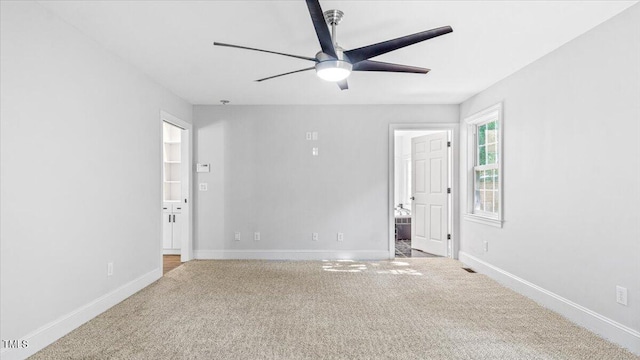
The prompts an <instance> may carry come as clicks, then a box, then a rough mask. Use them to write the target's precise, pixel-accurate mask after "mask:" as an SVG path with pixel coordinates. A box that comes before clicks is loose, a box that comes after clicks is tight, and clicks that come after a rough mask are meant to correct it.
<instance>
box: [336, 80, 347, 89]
mask: <svg viewBox="0 0 640 360" xmlns="http://www.w3.org/2000/svg"><path fill="white" fill-rule="evenodd" d="M338 87H339V88H340V90H347V89H348V88H349V84H348V83H347V79H344V80H340V81H338Z"/></svg>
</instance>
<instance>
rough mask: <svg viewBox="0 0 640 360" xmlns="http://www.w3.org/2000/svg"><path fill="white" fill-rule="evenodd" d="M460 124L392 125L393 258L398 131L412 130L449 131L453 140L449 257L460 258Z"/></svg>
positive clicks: (391, 249)
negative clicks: (395, 167)
mask: <svg viewBox="0 0 640 360" xmlns="http://www.w3.org/2000/svg"><path fill="white" fill-rule="evenodd" d="M459 129H460V125H459V124H455V123H452V124H449V123H411V124H402V123H397V124H389V158H388V161H389V165H388V166H389V167H388V169H389V171H388V173H389V174H388V175H389V179H388V184H389V188H388V202H387V209H388V213H389V216H388V228H389V259H394V258H395V254H396V251H395V246H396V244H395V214H394V206H395V204H394V190H395V171H394V166H395V161H394V160H395V159H394V156H395V145H396V144H395V132H396V131H397V130H409V131H447V132H449V134H450V135H449V136H450V139H451V140H450V141H451V153H450V163H451V168H450V169H449V175H450V176H449V182H450V183H451V202H450V217H449V223H450V229H449V231H450V233H451V252H450V253H449V257H451V258H453V259H458V251H459V250H460V239H459V235H458V233H459V231H458V229H460V198H459V196H460V191H459V189H458V188H459V182H460V181H459V180H460V169H459V165H458V162H459V158H460V146H459V145H458V144H459V142H460V130H459Z"/></svg>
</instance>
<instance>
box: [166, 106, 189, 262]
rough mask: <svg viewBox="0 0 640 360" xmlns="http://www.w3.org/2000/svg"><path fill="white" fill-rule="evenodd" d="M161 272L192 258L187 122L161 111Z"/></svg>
mask: <svg viewBox="0 0 640 360" xmlns="http://www.w3.org/2000/svg"><path fill="white" fill-rule="evenodd" d="M161 124H162V177H161V180H162V196H161V198H162V206H161V209H162V211H161V213H162V217H161V219H162V242H161V254H162V255H161V256H162V261H161V264H162V266H163V270H164V271H163V273H166V272H167V271H168V270H170V269H173V268H175V267H177V265H179V264H181V263H182V262H186V261H189V260H191V258H192V239H191V224H192V221H191V214H192V211H191V210H192V206H191V165H190V164H191V143H192V129H191V124H189V123H186V122H184V121H182V120H181V119H179V118H177V117H175V116H173V115H171V114H168V113H166V112H164V111H162V112H161Z"/></svg>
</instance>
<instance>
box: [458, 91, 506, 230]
mask: <svg viewBox="0 0 640 360" xmlns="http://www.w3.org/2000/svg"><path fill="white" fill-rule="evenodd" d="M464 121H465V123H466V124H467V212H466V214H465V215H464V219H465V220H468V221H473V222H477V223H481V224H486V225H490V226H495V227H500V228H501V227H502V224H503V222H504V221H503V212H504V210H503V207H504V206H503V204H504V201H503V199H504V192H503V189H504V184H503V181H502V179H503V176H502V175H503V170H502V163H503V159H504V152H503V148H504V146H503V143H504V138H503V136H502V133H503V128H504V117H503V115H502V103H501V102H500V103H498V104H495V105H493V106H491V107H488V108H486V109H484V110H482V111H479V112H477V113H475V114H473V115H471V116H469V117H467V118H465V119H464ZM492 121H496V122H497V123H498V132H497V138H498V144H497V151H498V163H497V166H495V165H480V166H478V167H487V169H488V168H496V169H497V170H498V189H497V190H498V212H497V213H495V212H484V211H476V210H475V207H474V202H475V198H474V197H475V181H476V176H475V171H474V170H475V168H476V167H477V166H476V161H477V159H478V145H477V135H476V133H477V129H478V127H479V126H481V125H482V124H486V123H489V122H492ZM480 170H481V169H480Z"/></svg>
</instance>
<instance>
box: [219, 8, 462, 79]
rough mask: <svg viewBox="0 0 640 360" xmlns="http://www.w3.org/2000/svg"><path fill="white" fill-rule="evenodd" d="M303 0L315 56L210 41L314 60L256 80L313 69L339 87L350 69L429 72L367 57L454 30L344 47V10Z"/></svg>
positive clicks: (448, 27)
mask: <svg viewBox="0 0 640 360" xmlns="http://www.w3.org/2000/svg"><path fill="white" fill-rule="evenodd" d="M306 2H307V7H308V8H309V14H310V15H311V21H312V22H313V27H314V28H315V30H316V35H317V36H318V41H319V42H320V48H321V51H319V52H318V53H317V54H316V56H315V57H307V56H299V55H291V54H285V53H281V52H276V51H269V50H262V49H256V48H250V47H246V46H238V45H231V44H224V43H219V42H214V43H213V45H217V46H227V47H233V48H238V49H245V50H254V51H261V52H266V53H270V54H277V55H284V56H289V57H293V58H298V59H303V60H309V61H313V62H315V63H316V64H315V66H312V67H308V68H304V69H300V70H295V71H291V72H288V73H284V74H279V75H274V76H270V77H266V78H263V79H258V80H256V81H258V82H259V81H265V80H269V79H273V78H277V77H280V76H284V75H290V74H295V73H299V72H302V71H307V70H313V69H315V70H316V74H317V75H318V77H320V78H321V79H324V80H327V81H332V82H336V83H337V84H338V86H339V87H340V89H341V90H345V89H348V88H349V85H348V84H347V77H349V75H350V74H351V71H384V72H399V73H414V74H426V73H428V72H429V69H425V68H420V67H415V66H407V65H400V64H392V63H386V62H380V61H374V60H369V59H370V58H372V57H375V56H378V55H382V54H385V53H388V52H390V51H394V50H397V49H400V48H403V47H405V46H409V45H413V44H415V43H419V42H421V41H425V40H429V39H431V38H434V37H437V36H440V35H444V34H448V33H450V32H452V31H453V29H452V28H451V27H450V26H443V27H439V28H436V29H431V30H427V31H422V32H419V33H415V34H412V35H407V36H403V37H399V38H396V39H391V40H387V41H383V42H380V43H377V44H372V45H368V46H363V47H360V48H357V49H352V50H344V49H343V48H341V47H340V46H339V45H338V42H337V41H336V26H338V24H339V23H340V20H342V16H343V15H344V14H343V12H342V11H340V10H328V11H325V12H322V8H321V7H320V2H319V1H318V0H306ZM328 25H331V32H329V27H328Z"/></svg>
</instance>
